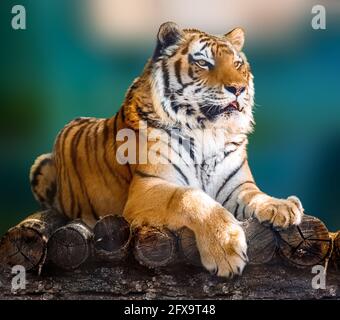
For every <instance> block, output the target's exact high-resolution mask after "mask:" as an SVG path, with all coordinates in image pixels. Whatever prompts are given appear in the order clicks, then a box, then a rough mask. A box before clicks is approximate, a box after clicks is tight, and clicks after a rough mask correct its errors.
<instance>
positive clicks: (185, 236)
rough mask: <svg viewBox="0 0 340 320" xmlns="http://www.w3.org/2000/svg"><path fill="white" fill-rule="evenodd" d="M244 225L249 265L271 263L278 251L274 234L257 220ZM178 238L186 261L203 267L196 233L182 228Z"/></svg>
mask: <svg viewBox="0 0 340 320" xmlns="http://www.w3.org/2000/svg"><path fill="white" fill-rule="evenodd" d="M242 225H243V229H244V231H245V234H246V239H247V244H248V250H247V255H248V258H249V264H263V263H266V262H269V261H270V260H271V259H272V258H273V256H274V254H275V251H276V249H277V241H276V237H275V234H274V232H273V231H272V230H271V229H270V228H268V227H265V226H264V225H262V224H260V223H259V222H258V221H257V219H255V218H250V219H248V220H247V221H244V222H243V223H242ZM178 237H179V240H178V243H179V251H180V256H181V257H182V258H183V259H184V261H187V262H189V263H190V264H193V265H196V266H202V264H201V259H200V255H199V251H198V249H197V247H196V240H195V235H194V233H193V232H192V231H191V230H190V229H188V228H182V229H181V230H179V232H178Z"/></svg>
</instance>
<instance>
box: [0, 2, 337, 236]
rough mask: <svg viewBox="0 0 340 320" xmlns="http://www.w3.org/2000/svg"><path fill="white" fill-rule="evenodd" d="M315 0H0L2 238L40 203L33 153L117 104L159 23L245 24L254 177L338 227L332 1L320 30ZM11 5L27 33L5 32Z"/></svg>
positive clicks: (221, 29)
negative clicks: (19, 10) (23, 18)
mask: <svg viewBox="0 0 340 320" xmlns="http://www.w3.org/2000/svg"><path fill="white" fill-rule="evenodd" d="M317 3H318V1H312V0H300V1H291V0H285V1H283V0H282V1H281V0H278V1H270V0H258V1H253V0H240V1H234V0H224V1H222V0H211V1H209V6H208V5H207V2H206V1H192V0H184V1H179V0H176V1H168V2H167V1H163V0H158V1H157V0H124V1H123V0H120V1H119V0H83V1H79V0H78V1H70V0H68V1H67V0H49V1H44V0H31V1H29V0H20V1H11V0H1V2H0V37H1V47H0V67H1V69H0V110H1V111H0V121H1V125H0V132H1V135H0V144H1V157H0V161H1V165H0V178H1V180H0V194H1V201H0V234H2V233H3V232H5V231H6V230H7V229H8V228H9V227H10V226H12V225H14V224H16V223H17V222H19V221H20V220H21V219H22V218H23V217H25V216H26V215H28V214H29V213H31V212H33V211H35V210H37V209H38V205H37V203H36V202H35V200H34V199H33V196H32V195H31V191H30V186H29V181H28V173H29V168H30V166H31V164H32V162H33V161H34V159H35V157H36V156H38V155H39V154H41V153H45V152H49V151H50V150H51V147H52V145H53V141H54V139H55V136H56V135H57V133H58V131H59V130H60V129H61V128H62V127H63V126H64V125H65V124H66V123H67V122H69V121H70V120H71V119H73V118H75V117H78V116H96V117H110V116H111V115H113V114H114V113H115V112H116V111H117V110H118V108H119V107H120V104H121V103H122V100H123V98H124V94H125V92H126V89H127V88H128V86H129V85H130V83H131V81H132V80H133V79H134V78H135V77H136V76H138V75H139V74H140V72H141V71H142V68H143V66H144V64H145V62H146V60H147V58H148V57H149V56H150V55H151V54H152V50H153V46H154V39H155V35H156V32H157V29H158V26H159V24H161V23H162V22H164V21H167V20H173V21H176V22H177V23H178V24H179V25H181V26H183V27H195V28H199V29H202V30H204V31H207V32H211V33H226V32H227V31H229V30H230V29H232V28H233V27H235V26H243V27H244V28H245V30H246V32H247V40H246V46H245V52H246V54H247V56H248V59H249V61H250V62H251V65H252V69H253V73H254V75H255V88H256V104H257V106H256V113H255V119H256V122H257V126H256V130H255V132H254V134H253V135H252V136H251V138H250V146H249V159H250V164H251V166H252V168H253V173H254V176H255V179H256V181H257V183H258V184H259V186H260V187H261V188H262V189H263V190H264V191H265V192H267V193H270V194H271V195H273V196H277V197H287V196H288V195H291V194H295V195H297V196H299V198H300V199H301V200H302V203H303V204H304V207H305V210H306V212H308V213H310V214H313V215H316V216H318V217H320V218H321V219H323V220H324V221H325V223H326V224H327V226H328V228H329V229H331V230H336V229H339V228H340V210H339V208H338V204H337V201H338V200H340V188H339V181H340V171H339V163H340V19H339V18H340V2H339V1H336V0H334V1H332V0H327V1H325V0H324V1H321V0H320V1H319V3H320V4H323V5H324V6H325V8H326V10H327V20H326V21H327V28H326V30H314V29H313V28H312V27H311V19H312V17H313V15H312V14H311V8H312V6H313V5H314V4H317ZM15 4H22V5H24V6H25V8H26V13H27V29H26V30H18V31H15V30H13V29H12V28H11V19H12V17H13V15H12V14H11V9H12V7H13V5H15ZM207 6H208V7H207ZM190 8H191V9H190Z"/></svg>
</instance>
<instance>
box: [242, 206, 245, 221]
mask: <svg viewBox="0 0 340 320" xmlns="http://www.w3.org/2000/svg"><path fill="white" fill-rule="evenodd" d="M245 218H246V205H244V207H243V210H242V219H243V220H244V219H245Z"/></svg>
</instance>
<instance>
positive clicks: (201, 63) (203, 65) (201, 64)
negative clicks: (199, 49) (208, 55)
mask: <svg viewBox="0 0 340 320" xmlns="http://www.w3.org/2000/svg"><path fill="white" fill-rule="evenodd" d="M197 64H198V65H199V66H201V67H205V66H207V62H206V61H205V60H203V59H201V60H197Z"/></svg>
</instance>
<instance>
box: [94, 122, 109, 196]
mask: <svg viewBox="0 0 340 320" xmlns="http://www.w3.org/2000/svg"><path fill="white" fill-rule="evenodd" d="M100 124H101V122H98V123H97V127H96V128H95V129H94V136H93V152H94V159H95V163H96V167H97V168H98V173H99V175H100V176H101V177H102V179H103V181H104V184H105V187H106V188H107V189H108V190H110V191H111V192H112V190H111V187H110V184H109V183H108V181H107V179H106V175H105V174H104V173H103V170H102V167H101V165H100V164H99V161H98V130H99V129H100Z"/></svg>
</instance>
